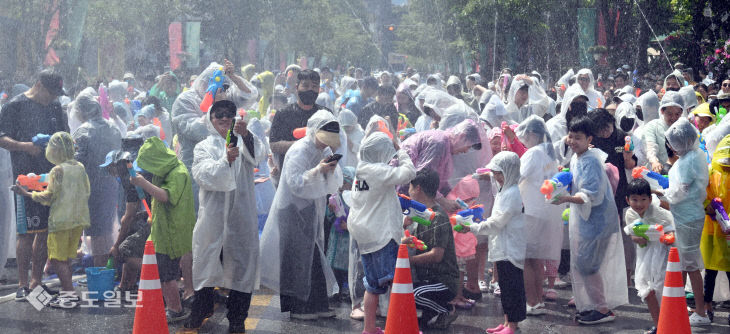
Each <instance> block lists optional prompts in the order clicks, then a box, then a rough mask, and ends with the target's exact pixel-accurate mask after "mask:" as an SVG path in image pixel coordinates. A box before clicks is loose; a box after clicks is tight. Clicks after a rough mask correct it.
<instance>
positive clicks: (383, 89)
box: [377, 85, 395, 96]
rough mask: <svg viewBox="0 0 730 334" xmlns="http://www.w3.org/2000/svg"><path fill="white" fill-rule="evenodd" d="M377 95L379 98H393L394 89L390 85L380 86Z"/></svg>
mask: <svg viewBox="0 0 730 334" xmlns="http://www.w3.org/2000/svg"><path fill="white" fill-rule="evenodd" d="M377 94H378V95H380V96H395V88H394V87H393V86H391V85H380V86H378V93H377Z"/></svg>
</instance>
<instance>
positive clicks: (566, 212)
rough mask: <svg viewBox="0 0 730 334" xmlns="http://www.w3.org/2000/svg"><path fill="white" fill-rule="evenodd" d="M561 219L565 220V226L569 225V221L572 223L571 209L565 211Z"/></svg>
mask: <svg viewBox="0 0 730 334" xmlns="http://www.w3.org/2000/svg"><path fill="white" fill-rule="evenodd" d="M560 217H561V218H563V225H568V221H570V208H566V209H565V210H563V214H562V215H561V216H560Z"/></svg>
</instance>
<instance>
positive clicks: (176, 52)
mask: <svg viewBox="0 0 730 334" xmlns="http://www.w3.org/2000/svg"><path fill="white" fill-rule="evenodd" d="M167 34H168V39H169V42H170V71H174V70H176V69H177V68H178V67H180V63H181V61H180V54H181V53H182V42H183V41H182V23H180V22H172V23H170V26H169V27H168V28H167Z"/></svg>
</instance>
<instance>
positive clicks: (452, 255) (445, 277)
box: [414, 205, 459, 294]
mask: <svg viewBox="0 0 730 334" xmlns="http://www.w3.org/2000/svg"><path fill="white" fill-rule="evenodd" d="M431 210H433V211H434V212H435V213H436V216H435V217H434V221H433V223H432V224H431V226H423V225H420V224H418V225H417V226H416V237H417V238H418V239H420V240H422V241H423V242H424V243H425V244H426V246H428V250H424V251H420V250H417V251H416V254H423V253H426V252H428V251H430V250H431V249H433V248H437V247H439V248H443V249H444V256H443V257H442V258H441V262H439V263H427V264H419V265H415V266H414V268H415V271H416V278H417V279H418V281H419V282H428V283H443V284H444V285H445V286H446V287H448V288H449V290H450V291H451V292H453V293H454V294H456V292H457V291H458V286H459V266H458V265H457V263H456V250H455V248H454V247H455V246H454V234H453V233H452V231H451V224H449V216H448V215H446V212H444V211H443V209H441V207H440V206H438V205H435V206H433V207H432V208H431Z"/></svg>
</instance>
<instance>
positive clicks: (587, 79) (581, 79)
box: [578, 77, 591, 81]
mask: <svg viewBox="0 0 730 334" xmlns="http://www.w3.org/2000/svg"><path fill="white" fill-rule="evenodd" d="M578 81H591V79H590V78H586V77H578Z"/></svg>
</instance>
